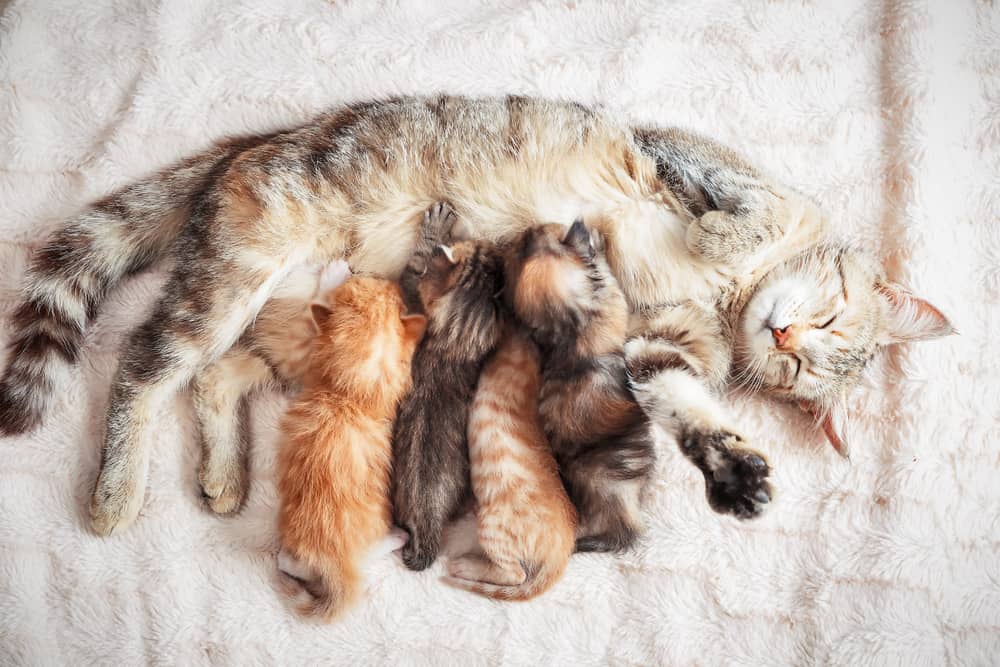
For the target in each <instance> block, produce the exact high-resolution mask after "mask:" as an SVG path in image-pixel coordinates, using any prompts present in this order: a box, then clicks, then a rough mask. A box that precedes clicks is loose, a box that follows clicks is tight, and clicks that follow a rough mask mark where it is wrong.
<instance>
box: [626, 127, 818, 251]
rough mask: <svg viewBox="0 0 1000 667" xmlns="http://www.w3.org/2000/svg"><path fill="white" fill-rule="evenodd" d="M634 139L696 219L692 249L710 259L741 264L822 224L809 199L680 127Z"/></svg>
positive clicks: (691, 233)
mask: <svg viewBox="0 0 1000 667" xmlns="http://www.w3.org/2000/svg"><path fill="white" fill-rule="evenodd" d="M635 138H636V142H637V143H638V145H639V147H640V149H641V150H642V151H643V152H644V153H646V154H647V155H649V156H650V157H652V158H653V160H654V161H655V162H656V166H657V174H658V176H659V177H660V179H661V180H662V181H663V182H664V184H665V185H667V186H668V187H669V188H670V189H671V191H672V192H674V194H675V195H676V196H677V197H678V198H679V199H680V200H681V202H682V203H683V204H684V205H685V206H686V207H687V209H688V210H689V211H690V212H691V214H692V215H693V216H694V219H693V220H692V222H691V223H690V225H689V227H688V231H687V245H688V248H689V250H690V251H691V252H693V253H695V254H697V255H699V256H701V257H704V258H705V259H707V260H709V261H712V262H715V263H721V264H739V263H740V262H741V261H742V260H743V259H745V258H747V257H749V256H751V255H753V254H755V253H757V252H758V251H759V250H761V249H762V248H765V247H766V246H768V245H770V244H773V243H776V242H778V241H779V240H780V239H782V238H783V237H784V236H785V235H786V234H788V233H789V232H790V231H791V230H792V229H793V228H796V227H800V226H803V225H806V226H811V225H816V226H818V225H820V224H822V220H821V216H819V215H818V211H817V210H816V209H815V206H813V205H812V204H811V203H810V202H808V201H807V200H806V199H805V197H802V196H801V195H799V194H798V193H795V192H794V191H792V190H790V189H788V188H786V187H783V186H780V185H778V184H776V183H774V182H773V181H772V180H771V179H769V178H768V177H767V176H766V175H764V174H763V173H762V172H761V171H760V170H758V169H757V168H756V167H754V166H753V165H751V164H750V163H749V162H748V161H747V160H746V159H744V158H743V157H742V156H741V155H739V154H738V153H736V152H735V151H733V150H732V149H730V148H727V147H726V146H723V145H722V144H719V143H717V142H715V141H712V140H711V139H708V138H706V137H702V136H699V135H697V134H694V133H690V132H685V131H683V130H678V129H676V128H671V129H659V128H656V129H639V130H636V131H635Z"/></svg>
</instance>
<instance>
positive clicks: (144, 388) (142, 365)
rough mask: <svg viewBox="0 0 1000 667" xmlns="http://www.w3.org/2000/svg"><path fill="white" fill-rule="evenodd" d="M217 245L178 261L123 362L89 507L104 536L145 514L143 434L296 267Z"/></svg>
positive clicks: (206, 244)
mask: <svg viewBox="0 0 1000 667" xmlns="http://www.w3.org/2000/svg"><path fill="white" fill-rule="evenodd" d="M252 232H253V230H250V234H249V236H248V238H250V239H253V238H254V236H253V233H252ZM213 245H214V244H213V243H212V242H211V241H210V240H202V242H201V245H199V246H197V248H198V250H196V251H195V253H192V254H193V255H194V256H189V257H185V258H182V260H181V261H179V262H178V268H177V269H176V270H175V271H174V274H173V277H172V278H171V280H170V281H169V283H168V284H167V287H166V290H165V295H164V296H163V298H162V299H161V300H160V302H159V304H158V305H157V307H156V308H155V309H154V311H153V314H152V315H151V316H150V318H149V319H148V320H147V321H146V322H145V324H143V325H142V326H141V327H140V328H139V329H138V330H136V331H135V332H134V333H133V335H132V337H131V339H130V340H129V342H128V345H127V348H126V351H125V353H124V355H123V357H122V359H121V361H120V363H119V366H118V373H117V376H116V378H115V383H114V387H113V389H112V392H111V399H110V404H109V406H108V416H107V426H106V433H105V441H104V449H103V450H102V455H101V471H100V474H99V476H98V479H97V484H96V487H95V489H94V494H93V497H92V499H91V504H90V515H91V522H92V525H93V528H94V530H95V531H96V532H98V533H100V534H104V535H108V534H111V533H113V532H115V531H116V530H119V529H121V528H124V527H127V526H128V525H129V524H130V523H131V522H132V521H133V520H134V519H135V517H136V516H137V515H138V513H139V509H140V508H141V506H142V500H143V495H144V492H145V485H146V471H147V468H148V465H149V446H148V444H149V443H148V439H147V437H145V435H144V432H145V430H146V427H147V425H148V423H149V421H150V418H151V417H152V416H153V415H154V413H155V411H156V410H157V408H158V407H159V406H160V405H162V403H163V402H164V401H165V400H166V399H167V398H169V397H170V396H172V395H173V394H174V393H175V392H176V391H178V390H179V389H180V388H181V387H183V386H184V385H186V384H187V383H188V382H189V381H190V380H191V379H192V378H193V377H194V375H195V374H196V373H197V372H198V371H199V370H200V369H201V368H203V367H204V366H206V365H207V364H209V363H211V362H212V361H214V360H215V359H216V358H218V357H219V355H221V354H222V353H223V352H225V351H226V350H227V349H228V348H229V347H230V346H232V344H233V343H234V342H235V341H236V339H237V338H238V337H239V335H240V334H241V333H242V332H243V330H244V329H246V326H247V324H248V323H249V322H250V321H251V320H252V319H253V317H254V316H255V315H256V314H257V312H258V311H259V310H260V309H261V307H262V306H263V304H264V302H265V301H266V300H267V298H268V297H269V296H270V294H271V292H272V291H273V290H274V288H275V286H276V285H277V283H278V282H280V281H281V279H282V278H283V277H284V275H285V274H286V273H287V271H288V268H289V266H290V264H291V263H292V259H291V258H289V257H288V253H287V252H283V251H282V249H278V248H272V249H269V252H268V253H267V254H265V253H264V252H263V249H260V248H256V249H254V250H248V249H246V248H240V247H239V246H238V244H233V246H235V247H227V248H226V249H225V251H224V252H223V251H219V250H217V249H215V248H213V247H212V246H213ZM270 257H277V258H281V259H270Z"/></svg>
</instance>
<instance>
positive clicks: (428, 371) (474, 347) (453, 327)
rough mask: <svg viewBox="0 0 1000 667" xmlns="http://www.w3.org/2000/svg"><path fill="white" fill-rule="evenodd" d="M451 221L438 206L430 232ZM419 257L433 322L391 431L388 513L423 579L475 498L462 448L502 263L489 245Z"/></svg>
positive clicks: (494, 327) (498, 316) (416, 267)
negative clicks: (450, 524)
mask: <svg viewBox="0 0 1000 667" xmlns="http://www.w3.org/2000/svg"><path fill="white" fill-rule="evenodd" d="M453 220H454V215H453V214H452V212H451V210H450V209H449V208H448V207H446V206H441V205H438V206H435V207H434V209H433V215H432V218H431V220H430V222H429V225H428V226H429V227H430V228H432V229H435V228H436V229H440V230H441V232H440V233H441V235H444V234H446V233H447V230H448V229H450V227H451V225H452V224H453ZM420 255H421V253H419V252H418V253H414V259H413V260H412V261H411V263H410V267H409V268H408V269H407V272H411V271H417V272H420V273H422V275H421V276H420V278H419V280H416V281H411V280H410V279H409V278H407V277H405V276H404V279H403V283H404V284H414V285H415V287H416V291H417V298H419V300H420V303H421V305H422V307H423V309H424V311H425V312H426V314H427V332H426V334H425V336H424V339H423V340H422V341H421V343H420V346H419V347H418V348H417V351H416V354H415V355H414V357H413V371H412V374H413V389H412V391H411V392H410V393H409V394H408V395H407V396H406V398H404V399H403V401H402V403H401V404H400V406H399V415H398V417H397V419H396V424H395V427H394V429H393V438H392V449H393V457H394V469H393V477H392V507H393V516H394V518H395V522H396V525H398V526H399V527H400V528H403V529H404V530H406V532H407V533H409V536H410V540H409V542H408V543H407V544H406V546H404V547H403V552H402V555H403V562H404V563H405V564H406V566H407V567H408V568H410V569H412V570H423V569H425V568H427V567H428V566H429V565H430V564H431V563H433V562H434V560H435V559H436V558H437V554H438V551H439V550H440V547H441V536H442V532H443V531H444V527H445V524H446V523H447V521H448V520H449V519H451V518H452V517H453V516H454V515H455V514H456V513H457V512H458V510H459V509H460V508H461V507H462V504H463V501H464V500H466V499H467V497H468V496H469V490H470V487H469V484H470V482H469V453H468V446H467V441H466V432H467V430H468V428H467V424H468V416H469V405H470V404H471V403H472V399H473V396H474V394H475V391H476V383H477V382H478V380H479V374H480V371H481V370H482V368H483V364H484V363H485V361H486V359H487V358H488V357H489V356H490V354H491V353H492V352H493V350H494V348H495V347H496V345H497V343H498V342H499V339H500V336H501V333H502V330H503V322H504V318H503V308H502V306H501V304H500V303H499V301H498V298H497V297H498V296H499V294H500V291H501V288H502V287H503V261H502V258H501V256H500V254H499V253H498V252H497V250H496V249H495V248H493V247H492V245H491V244H489V243H485V242H482V241H464V242H461V243H458V244H455V245H454V246H452V247H448V246H440V245H439V246H436V247H435V249H434V251H433V253H432V254H431V256H430V258H429V259H425V258H422V257H421V256H420Z"/></svg>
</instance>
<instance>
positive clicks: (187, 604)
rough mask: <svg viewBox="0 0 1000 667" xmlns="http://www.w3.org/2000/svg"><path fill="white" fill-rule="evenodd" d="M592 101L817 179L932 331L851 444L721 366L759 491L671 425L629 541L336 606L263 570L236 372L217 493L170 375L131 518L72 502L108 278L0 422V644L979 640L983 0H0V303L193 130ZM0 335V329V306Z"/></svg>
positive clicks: (703, 648) (999, 246) (995, 532)
mask: <svg viewBox="0 0 1000 667" xmlns="http://www.w3.org/2000/svg"><path fill="white" fill-rule="evenodd" d="M2 4H3V3H0V6H2ZM436 91H446V92H452V93H468V94H479V93H502V92H518V93H523V94H531V95H546V96H560V97H568V98H573V99H576V100H579V101H582V102H587V103H603V104H605V105H607V106H608V107H610V108H611V109H613V110H616V111H619V112H621V113H623V114H626V115H628V116H630V117H633V118H635V119H638V120H643V121H652V122H657V123H661V124H681V125H686V126H689V127H692V128H696V129H698V130H702V131H704V132H707V133H708V134H710V135H713V136H715V137H717V138H719V139H721V140H723V141H726V142H729V143H731V144H733V145H734V146H736V147H738V148H740V149H742V150H744V151H745V152H746V153H747V154H749V155H750V156H752V158H753V159H755V160H756V161H757V162H759V163H760V164H761V165H763V166H765V167H767V168H769V169H771V170H772V171H774V172H775V173H776V174H777V175H778V176H779V177H780V178H782V179H784V180H786V181H787V182H789V183H791V184H793V185H795V186H796V187H798V188H800V189H802V190H803V191H805V192H807V193H808V194H810V195H812V196H814V197H815V198H816V199H818V200H819V201H820V202H822V204H823V206H824V207H825V208H826V209H827V210H828V211H829V213H830V215H831V216H832V217H833V218H834V219H836V220H838V221H840V222H841V223H842V227H843V230H844V232H845V234H847V235H849V236H851V237H853V238H855V239H858V240H859V241H861V242H862V243H863V244H865V245H867V246H869V247H870V248H871V249H872V250H873V251H874V252H875V253H877V254H878V255H879V256H881V257H882V258H884V260H885V263H886V266H887V269H888V273H889V275H890V276H891V277H892V278H894V279H897V280H901V281H904V282H906V283H908V284H910V285H911V286H913V287H914V288H915V289H916V290H917V291H918V292H920V293H922V294H923V295H924V296H926V297H927V298H929V299H930V300H931V301H933V302H934V303H935V304H937V305H938V306H940V307H941V308H942V309H943V310H944V311H945V312H946V313H947V314H948V315H949V316H950V317H951V318H952V320H953V321H954V323H955V325H956V326H957V327H958V329H959V330H960V331H961V334H962V335H961V336H957V337H952V338H948V339H945V340H941V341H935V342H933V343H925V344H922V345H914V346H911V347H909V348H900V349H896V350H893V351H891V353H889V354H887V355H885V356H884V357H883V358H882V359H881V360H880V363H879V364H878V368H877V369H876V371H877V372H875V373H873V374H872V379H871V380H870V381H869V382H868V383H867V386H866V387H865V388H863V389H862V390H860V391H858V392H857V394H856V395H855V396H854V398H853V400H852V402H851V405H852V408H853V410H854V414H855V421H854V425H853V428H852V429H851V431H850V432H849V436H850V438H851V441H852V449H853V460H852V461H851V462H850V463H847V462H845V461H842V460H840V459H839V458H837V456H836V455H835V454H834V452H833V450H832V449H831V448H830V447H829V446H828V445H827V444H826V443H825V442H824V440H823V438H822V436H821V435H819V434H818V433H816V432H815V431H814V430H813V429H812V428H811V426H810V424H809V423H808V422H807V420H805V419H804V418H802V417H801V416H799V415H797V414H795V413H794V412H792V411H791V410H789V409H785V408H779V407H774V406H771V405H768V404H765V403H763V402H759V401H747V400H743V399H736V400H737V403H738V409H739V412H740V413H741V415H742V420H743V423H744V424H745V425H746V428H747V430H748V432H749V434H750V435H751V436H753V438H754V439H755V440H756V441H757V442H758V443H759V444H760V446H761V447H762V448H763V449H764V450H765V451H766V452H768V454H769V455H770V458H771V461H772V463H773V467H774V484H775V487H776V489H777V493H778V496H777V499H776V500H775V502H774V503H773V505H772V507H771V508H770V511H769V513H768V514H767V515H766V517H764V518H763V519H761V520H759V521H755V522H752V523H742V524H741V523H737V522H736V521H734V520H731V519H728V518H724V517H720V516H717V515H715V514H713V513H712V512H711V511H710V510H709V508H708V505H707V503H706V502H705V499H704V495H703V493H704V491H703V482H702V480H701V477H700V475H699V474H698V473H697V472H696V471H695V469H694V468H693V467H692V466H691V465H689V464H688V463H687V462H686V461H685V460H683V459H682V458H681V457H680V455H679V454H677V453H676V451H675V450H674V449H673V447H668V448H667V450H666V452H665V455H664V457H663V459H664V460H663V472H662V476H661V478H660V480H659V481H658V482H657V484H656V485H655V496H654V497H653V498H652V499H651V502H650V504H649V523H650V526H651V529H650V531H649V536H648V538H647V539H646V541H645V543H644V544H643V545H642V546H641V547H640V548H638V549H636V550H635V552H634V553H632V554H629V555H627V556H625V557H621V558H611V557H607V556H596V555H588V556H578V557H574V558H573V560H572V562H571V564H570V567H569V570H568V572H567V575H566V578H565V580H564V581H563V582H561V583H560V584H559V585H558V586H557V587H556V588H555V589H554V590H553V591H552V592H551V593H549V594H548V595H546V596H544V597H543V598H541V599H539V600H537V601H535V602H532V603H528V604H520V605H515V604H510V605H501V604H497V603H493V602H489V601H485V600H481V599H479V598H476V597H473V596H470V595H469V594H466V593H461V592H457V591H454V590H451V589H449V588H446V587H445V586H444V585H443V584H441V583H440V582H439V581H438V577H439V575H440V574H441V569H440V568H441V566H440V564H438V565H437V566H435V568H434V569H432V570H430V571H428V572H426V573H422V574H414V573H411V572H408V571H406V570H405V569H404V568H403V567H402V565H401V564H400V563H399V562H398V560H396V559H387V560H384V561H382V562H380V563H378V565H377V566H376V567H375V569H374V577H375V584H374V587H373V590H372V593H371V596H370V598H369V599H368V600H367V602H366V603H365V604H364V605H363V606H362V607H361V608H359V609H358V610H357V611H356V612H355V613H353V614H352V615H350V616H349V617H348V618H346V619H345V620H344V621H343V622H341V623H339V624H336V625H333V626H315V625H311V624H308V623H304V622H302V621H301V620H299V619H298V618H296V617H295V616H294V615H293V614H292V613H291V612H290V611H289V610H288V609H287V608H286V607H285V606H284V605H283V603H282V600H281V598H280V596H279V594H278V593H277V591H276V590H275V589H274V587H273V584H272V581H273V579H272V575H273V571H274V551H275V546H276V542H275V531H274V523H275V507H276V498H275V492H274V483H273V465H274V460H275V456H274V454H275V447H276V438H275V424H276V421H277V417H278V415H279V411H280V409H281V405H282V404H281V401H280V400H279V399H277V398H275V397H266V398H265V399H263V400H260V401H258V402H257V403H256V404H255V406H254V413H255V422H256V429H255V433H254V443H255V445H254V449H253V453H252V457H253V473H252V474H253V487H252V490H251V496H250V500H249V505H248V506H247V508H246V509H245V511H244V512H243V513H242V514H241V515H240V516H238V517H235V518H231V519H220V518H217V517H215V516H212V515H210V514H209V513H207V512H206V511H205V510H204V509H202V507H201V506H200V504H199V498H198V491H197V483H196V479H195V471H196V467H197V460H198V456H199V453H198V448H197V445H196V441H195V437H194V435H195V434H194V429H193V428H192V426H193V424H192V416H191V410H190V406H189V403H188V400H187V399H186V398H179V399H178V400H177V401H176V402H175V404H173V405H172V406H171V408H170V409H168V410H167V411H165V412H164V413H163V414H162V415H161V416H160V417H159V419H158V420H157V422H156V424H155V427H154V429H153V432H152V433H151V437H153V438H155V441H156V442H155V453H154V456H153V463H152V470H151V473H150V484H149V490H148V493H147V498H146V504H145V507H144V509H143V511H142V514H141V516H140V517H139V520H138V522H137V523H136V524H135V525H134V526H133V527H132V528H131V529H130V530H128V531H127V532H125V533H124V534H122V535H120V536H115V537H112V538H109V539H101V538H97V537H95V536H93V535H91V534H89V533H88V532H87V530H86V528H85V523H84V514H85V507H86V500H87V497H88V494H89V492H90V489H91V485H92V483H93V478H94V475H95V471H96V466H97V463H98V459H99V442H100V432H101V423H102V419H103V411H104V408H105V404H106V400H107V394H108V387H109V383H110V381H111V374H112V372H113V369H114V366H115V361H116V353H117V350H118V348H119V345H120V343H121V340H122V335H123V333H124V332H126V331H127V330H128V329H129V328H130V327H132V326H134V325H135V324H136V323H137V322H138V321H139V320H140V319H141V318H142V315H143V313H144V312H146V311H148V309H149V308H150V306H151V303H152V301H153V300H154V299H155V296H156V293H157V289H158V286H159V283H160V281H161V280H162V278H163V275H164V274H163V271H162V270H161V271H159V272H155V273H153V274H150V275H147V276H142V277H140V278H138V279H136V280H134V281H132V282H130V283H129V284H127V285H125V286H124V287H123V288H122V289H121V290H119V291H117V292H116V293H115V294H114V296H113V297H112V298H111V300H110V301H109V303H108V305H107V307H106V308H104V310H103V311H102V315H101V317H100V320H99V322H98V323H97V324H96V325H95V326H94V327H93V329H92V331H91V332H90V334H89V335H88V337H87V346H86V353H85V357H84V361H83V362H82V363H81V364H80V366H79V368H78V369H77V370H76V372H75V373H74V374H73V375H72V377H71V379H69V380H68V381H67V383H66V384H65V386H62V387H60V389H59V400H58V404H57V405H56V407H55V410H54V411H53V412H52V414H51V415H50V417H49V418H48V420H47V421H46V423H45V425H44V427H43V428H42V429H40V430H38V431H37V432H35V433H32V434H31V435H28V436H25V437H20V438H13V439H6V440H0V664H4V665H8V664H32V665H34V664H64V665H68V664H88V663H102V664H116V665H136V664H142V663H161V664H183V665H197V664H233V665H237V664H238V665H252V664H279V663H280V664H301V663H308V664H317V663H330V664H344V665H347V664H365V663H383V662H384V663H402V664H434V665H444V664H462V665H469V664H510V665H515V664H551V665H561V664H599V663H614V664H657V663H659V664H692V663H698V664H719V663H739V664H753V665H760V664H789V663H796V664H812V663H837V664H850V665H860V664H907V665H912V664H935V665H937V664H987V663H991V662H995V661H996V660H997V656H998V655H1000V553H998V550H1000V525H998V522H1000V480H998V475H997V472H998V468H1000V448H998V444H1000V421H998V415H1000V412H998V411H1000V380H998V378H1000V355H998V353H997V351H996V350H997V334H998V327H1000V307H998V300H1000V223H998V219H997V218H998V213H1000V8H998V7H997V6H996V5H995V4H992V5H991V3H985V2H980V3H976V2H969V1H962V0H925V1H924V2H886V3H879V2H865V1H863V0H838V1H833V0H830V1H824V2H818V1H817V2H805V3H803V2H756V1H754V2H746V3H744V4H743V6H737V5H736V4H735V3H730V2H722V1H720V2H704V1H702V0H683V1H680V2H670V3H666V2H656V1H650V2H606V3H590V2H583V1H580V2H562V3H555V2H551V3H543V4H531V5H529V4H527V3H519V2H500V3H495V2H486V1H482V2H466V1H465V0H452V1H449V2H429V1H428V2H423V3H420V2H402V3H396V2H384V3H375V2H353V3H351V2H337V3H327V2H321V1H319V0H313V1H311V2H306V1H303V2H288V3H285V2H271V1H269V0H249V1H247V2H232V3H230V2H227V3H223V2H216V1H214V0H201V1H196V0H191V1H188V2H181V1H177V2H145V3H140V2H111V1H109V0H100V1H97V0H94V1H88V2H73V1H71V0H66V1H64V2H56V1H54V0H49V1H47V2H39V1H37V0H13V1H12V2H10V3H9V4H8V7H7V9H6V10H5V11H4V13H3V15H2V23H0V267H2V269H0V307H2V309H0V322H6V317H7V315H8V314H9V313H10V311H11V309H12V308H13V305H14V302H15V299H16V296H15V290H16V288H17V287H18V285H19V284H20V281H21V279H22V277H23V274H24V268H25V261H26V257H27V255H28V252H29V250H30V248H31V247H33V246H36V245H37V244H38V243H40V242H41V241H42V239H44V238H45V234H46V233H47V232H49V231H50V230H52V229H54V228H55V227H56V226H57V225H58V224H59V222H60V220H62V219H64V218H65V217H66V216H69V215H71V214H73V213H74V212H76V211H78V210H80V209H81V207H83V206H84V205H85V204H86V203H88V202H89V201H92V200H94V199H96V198H98V197H100V196H102V195H104V194H106V193H108V192H110V191H112V190H113V189H114V188H116V187H118V186H120V185H123V184H125V183H128V182H130V181H132V180H134V179H136V178H139V177H141V176H143V175H145V174H148V173H150V172H151V171H153V170H155V169H157V168H159V167H161V166H163V165H166V164H168V163H170V162H171V161H173V160H175V159H177V158H180V157H182V156H186V155H189V154H191V153H193V152H195V151H197V150H199V149H200V148H202V147H204V146H206V145H208V144H209V143H210V142H211V141H213V140H215V139H217V138H219V137H222V136H224V135H226V134H234V133H248V132H258V131H263V130H271V129H275V128H279V127H284V126H288V125H292V124H296V123H299V122H302V121H304V120H306V119H308V118H309V117H310V116H311V115H312V114H313V113H314V112H316V111H319V110H321V109H324V108H326V107H328V106H330V105H336V104H339V103H341V102H346V101H352V100H360V99H366V98H375V97H379V96H385V95H390V94H399V93H427V92H436ZM0 332H2V333H0V338H6V329H5V325H4V324H0Z"/></svg>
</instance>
